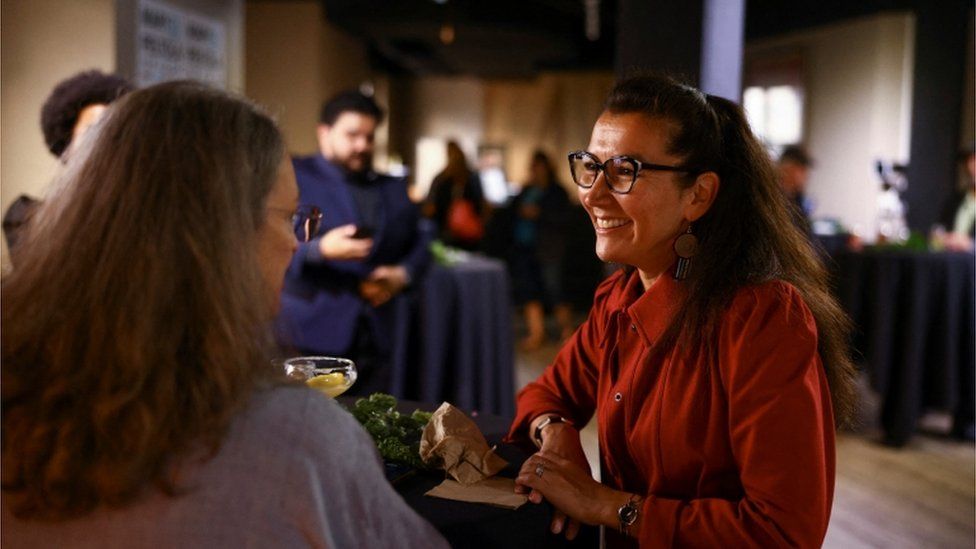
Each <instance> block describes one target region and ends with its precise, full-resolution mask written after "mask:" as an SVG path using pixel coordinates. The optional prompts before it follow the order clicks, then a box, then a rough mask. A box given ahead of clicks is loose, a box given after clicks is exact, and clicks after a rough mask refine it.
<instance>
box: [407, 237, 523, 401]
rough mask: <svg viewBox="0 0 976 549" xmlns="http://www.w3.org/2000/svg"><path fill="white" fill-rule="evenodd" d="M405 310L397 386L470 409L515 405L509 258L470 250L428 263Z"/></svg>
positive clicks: (421, 398)
mask: <svg viewBox="0 0 976 549" xmlns="http://www.w3.org/2000/svg"><path fill="white" fill-rule="evenodd" d="M417 298H418V299H417V301H416V302H415V303H414V305H413V307H412V310H410V311H407V310H403V311H400V312H399V314H400V315H401V316H400V318H401V319H403V320H402V321H400V322H398V334H397V335H396V339H395V340H396V341H398V342H400V344H398V345H396V346H395V350H394V355H395V357H394V362H395V364H396V366H395V368H394V378H393V394H394V396H397V397H400V398H407V399H410V400H419V401H422V402H433V403H440V402H444V401H447V402H450V403H451V404H453V405H455V406H457V407H458V408H461V409H465V410H478V411H480V412H485V413H493V414H501V415H505V416H510V415H512V414H514V413H515V374H514V370H515V350H514V343H513V339H514V332H513V327H512V308H511V297H510V290H509V278H508V272H507V271H506V269H505V264H504V263H502V262H500V261H497V260H494V259H488V258H485V257H479V256H476V255H472V256H470V257H469V258H468V259H467V260H465V261H461V262H459V263H457V264H455V265H451V266H444V265H439V264H434V265H431V268H430V269H429V270H428V272H427V275H426V277H425V278H424V281H423V283H422V287H421V289H420V292H419V296H417Z"/></svg>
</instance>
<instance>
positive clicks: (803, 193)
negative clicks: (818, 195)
mask: <svg viewBox="0 0 976 549" xmlns="http://www.w3.org/2000/svg"><path fill="white" fill-rule="evenodd" d="M776 167H777V170H778V172H779V185H780V188H781V189H782V190H783V194H785V195H786V198H787V199H789V201H790V204H792V205H793V207H794V210H795V211H794V217H795V218H796V222H797V223H798V224H799V225H800V227H801V228H802V229H804V231H805V232H807V233H808V234H809V233H810V232H811V229H810V217H811V216H812V215H813V202H812V201H811V200H810V199H809V198H808V197H807V181H808V180H809V179H810V169H811V168H812V167H813V159H812V158H810V155H809V154H807V151H806V149H804V148H803V147H801V146H799V145H789V146H787V147H785V148H784V149H783V152H782V153H781V154H780V155H779V162H777V166H776Z"/></svg>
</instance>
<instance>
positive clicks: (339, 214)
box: [277, 91, 432, 394]
mask: <svg viewBox="0 0 976 549" xmlns="http://www.w3.org/2000/svg"><path fill="white" fill-rule="evenodd" d="M382 120H383V111H382V110H381V109H380V107H379V106H378V105H377V104H376V102H375V101H374V100H373V99H372V98H371V97H368V96H366V95H364V94H362V93H360V92H359V91H347V92H343V93H340V94H338V95H336V96H335V97H333V98H332V99H330V100H329V101H327V102H326V103H325V104H324V105H323V106H322V112H321V115H320V118H319V125H318V129H317V136H318V143H319V153H318V154H315V155H312V156H307V157H298V158H295V159H294V161H293V163H294V167H295V176H296V178H297V180H298V187H299V193H300V202H301V203H302V204H314V205H317V206H319V207H320V208H321V209H322V211H323V217H322V226H321V228H320V229H319V232H318V233H317V234H316V235H315V237H314V238H312V239H311V240H310V241H309V242H307V243H304V244H301V245H300V246H299V250H298V252H297V253H296V254H295V258H294V260H293V261H292V264H291V266H290V267H289V270H288V274H287V275H286V280H285V290H284V294H283V296H282V308H281V313H280V315H279V318H278V320H277V327H278V333H279V339H280V342H281V343H282V344H283V345H285V346H286V347H292V348H294V349H295V350H296V351H297V352H300V353H302V354H310V355H311V354H317V355H332V356H341V357H345V358H349V359H352V360H353V361H355V362H356V363H357V367H358V370H359V376H360V377H359V381H357V383H356V385H355V386H353V388H352V389H351V392H352V393H358V394H368V393H372V392H375V391H383V392H390V390H391V389H390V374H391V372H390V353H391V351H392V346H393V343H394V342H393V333H394V331H395V330H394V328H395V325H396V323H397V321H398V318H399V319H403V318H405V317H404V316H403V315H404V311H405V310H406V309H405V307H407V303H406V302H405V301H404V300H403V292H404V290H405V289H406V288H408V287H409V286H410V284H411V283H412V282H413V281H415V280H417V279H418V277H419V276H421V275H422V274H423V271H424V270H425V269H426V267H427V264H428V263H429V262H430V254H429V251H428V246H429V244H430V240H431V238H432V234H431V231H429V230H425V229H424V228H423V227H421V225H420V215H419V211H418V208H417V207H416V205H415V204H414V203H413V202H411V201H410V199H409V197H408V195H407V184H406V181H405V180H404V179H403V178H400V177H392V176H389V175H383V174H378V173H376V172H374V171H373V170H372V161H373V149H374V138H375V134H376V128H377V126H378V125H379V124H380V122H382ZM401 321H402V320H401Z"/></svg>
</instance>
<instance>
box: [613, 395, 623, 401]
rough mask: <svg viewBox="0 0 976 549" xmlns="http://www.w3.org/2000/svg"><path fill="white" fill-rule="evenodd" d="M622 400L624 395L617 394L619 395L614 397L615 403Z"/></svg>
mask: <svg viewBox="0 0 976 549" xmlns="http://www.w3.org/2000/svg"><path fill="white" fill-rule="evenodd" d="M622 398H624V395H622V394H620V393H617V394H615V395H613V399H614V400H615V401H617V402H620V400H621V399H622Z"/></svg>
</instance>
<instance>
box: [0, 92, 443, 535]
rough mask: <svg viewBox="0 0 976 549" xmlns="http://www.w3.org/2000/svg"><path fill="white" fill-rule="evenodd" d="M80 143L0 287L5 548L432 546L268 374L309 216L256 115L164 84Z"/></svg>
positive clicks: (318, 407) (375, 478)
mask: <svg viewBox="0 0 976 549" xmlns="http://www.w3.org/2000/svg"><path fill="white" fill-rule="evenodd" d="M90 132H91V134H90V135H91V138H86V139H85V140H84V141H83V143H82V145H81V147H80V148H79V149H77V150H74V151H72V154H71V157H70V158H69V160H68V162H67V164H66V170H65V173H64V175H63V177H62V178H61V179H60V180H59V181H58V183H57V185H56V187H55V190H54V191H53V192H52V193H51V194H50V196H49V197H48V198H47V199H46V200H45V201H44V203H43V205H42V206H41V208H40V210H39V211H38V212H37V214H36V215H35V216H34V217H33V218H32V220H31V223H30V225H29V226H28V227H27V234H26V235H25V236H24V238H25V241H24V247H23V255H22V256H19V261H18V265H17V269H16V270H15V271H14V272H13V273H12V274H11V275H10V276H9V277H8V278H6V279H5V280H4V281H3V287H2V301H3V308H2V313H0V314H2V322H3V333H2V388H3V416H2V421H3V460H2V473H3V496H2V497H3V505H2V520H3V522H2V529H3V535H4V544H10V545H11V546H17V547H62V546H95V545H99V546H118V547H131V546H156V545H167V546H190V547H204V546H206V547H210V546H217V547H237V546H298V545H312V546H320V547H324V546H329V547H358V546H363V547H390V546H418V547H419V546H423V547H430V546H431V545H433V546H443V541H442V540H441V538H440V536H439V535H438V534H437V532H436V531H434V530H433V528H432V527H431V526H430V525H428V524H427V523H425V522H424V521H423V520H422V519H420V517H418V516H417V515H416V514H414V513H413V512H412V511H411V510H410V509H409V508H408V507H406V505H405V504H404V502H403V501H402V500H401V499H400V498H399V497H398V496H397V495H396V494H395V493H394V492H393V490H392V488H391V487H390V485H389V484H388V483H387V482H386V480H385V478H384V476H383V470H382V468H381V463H380V461H379V459H378V455H377V453H376V450H375V447H374V446H373V444H372V442H371V441H370V439H369V438H368V436H367V435H366V433H365V432H364V431H363V430H362V429H361V428H360V427H359V426H358V424H357V423H356V422H355V420H354V419H353V418H352V417H351V416H350V415H349V414H347V413H346V412H345V411H344V410H342V409H341V408H340V407H339V406H338V405H337V404H336V403H335V402H334V401H333V400H331V399H328V398H325V397H323V396H321V395H319V394H318V393H316V392H315V391H313V390H311V389H307V388H305V387H304V386H302V385H298V386H296V385H295V384H290V383H289V382H288V381H287V380H285V379H284V372H283V371H280V370H279V369H278V368H277V367H273V366H272V365H271V363H270V360H269V359H270V356H271V353H272V351H273V349H272V346H271V338H270V334H269V333H268V329H267V325H268V324H269V322H270V319H271V318H272V316H273V314H274V310H275V308H276V304H277V299H278V294H279V292H280V290H281V285H282V280H283V278H284V274H285V269H286V268H287V266H288V264H289V261H290V260H291V256H292V254H293V253H294V251H295V249H296V247H297V241H296V235H295V232H294V230H295V225H294V224H293V223H296V219H295V217H296V210H298V212H297V213H299V217H300V216H301V212H308V211H309V210H308V209H307V208H302V209H298V208H297V207H296V206H297V197H298V193H297V189H296V187H295V179H294V175H293V173H292V170H291V163H290V162H289V161H288V159H287V157H286V155H285V152H284V144H283V141H282V137H281V134H280V133H279V131H278V129H277V127H276V126H275V123H274V122H273V121H272V120H271V119H270V118H269V117H268V116H267V115H266V114H264V113H263V112H262V111H261V110H260V109H258V108H256V107H255V106H254V105H251V104H250V103H248V102H247V101H244V100H242V99H240V98H236V97H233V96H231V95H228V94H226V93H224V92H221V91H218V90H214V89H210V88H207V87H205V86H203V85H201V84H196V83H190V82H171V83H166V84H160V85H158V86H153V87H151V88H147V89H144V90H140V91H136V92H133V93H131V94H130V95H128V96H126V97H125V98H124V99H121V100H120V101H118V102H117V103H114V104H113V105H112V106H111V107H110V108H109V112H108V113H107V115H106V117H105V118H104V119H103V120H102V121H100V122H99V123H98V124H96V125H95V126H94V127H93V128H92V130H90ZM297 221H298V222H301V223H300V226H304V225H305V221H303V220H301V219H298V220H297ZM307 221H308V223H311V218H309V219H308V220H307ZM363 509H369V510H370V512H369V513H364V512H361V511H359V510H363Z"/></svg>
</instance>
